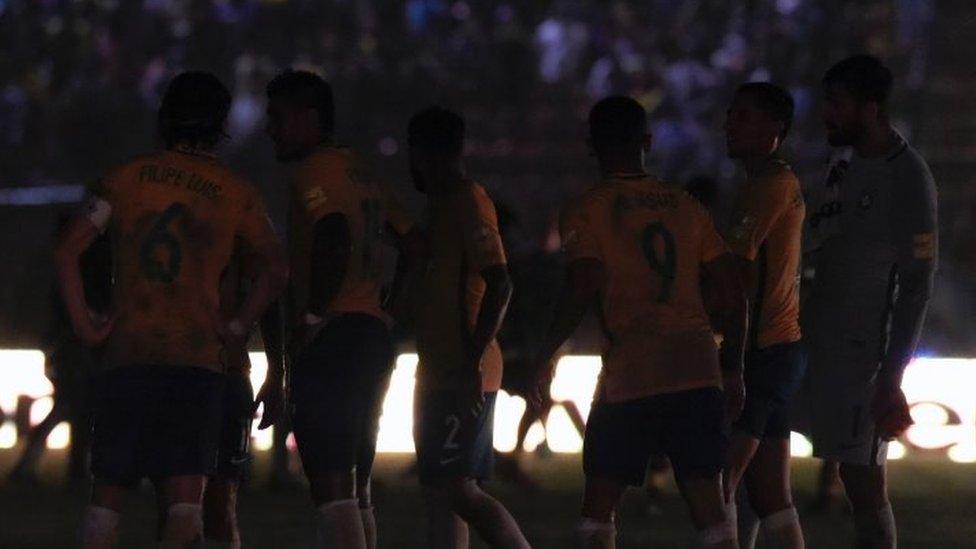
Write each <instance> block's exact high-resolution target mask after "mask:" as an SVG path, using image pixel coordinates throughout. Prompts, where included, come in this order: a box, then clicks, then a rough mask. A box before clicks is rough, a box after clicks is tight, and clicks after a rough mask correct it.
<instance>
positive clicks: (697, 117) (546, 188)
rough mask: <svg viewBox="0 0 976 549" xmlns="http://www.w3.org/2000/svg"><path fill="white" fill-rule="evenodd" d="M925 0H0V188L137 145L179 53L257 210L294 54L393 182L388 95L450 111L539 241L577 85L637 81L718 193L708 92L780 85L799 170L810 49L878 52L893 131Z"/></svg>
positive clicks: (519, 243) (807, 169)
mask: <svg viewBox="0 0 976 549" xmlns="http://www.w3.org/2000/svg"><path fill="white" fill-rule="evenodd" d="M933 12H934V0H864V1H861V2H847V1H843V0H745V1H741V2H728V1H725V0H688V1H682V2H675V1H671V0H643V1H609V2H608V1H599V0H539V1H533V2H515V1H511V0H509V1H502V0H490V1H478V2H475V1H473V0H468V1H464V0H459V1H451V0H403V1H380V0H141V1H140V0H131V1H130V0H126V1H122V0H0V188H3V187H13V186H29V185H39V184H47V183H66V184H78V183H84V182H87V181H89V180H91V179H92V178H94V177H97V176H98V175H99V174H100V173H101V172H103V171H104V170H105V169H107V168H108V167H109V166H111V165H112V164H115V163H117V162H120V161H123V160H125V159H127V158H128V157H130V156H132V155H133V154H137V153H139V152H141V151H144V150H146V149H148V148H150V147H152V146H153V144H154V133H153V124H154V115H155V109H156V107H157V105H158V101H159V99H160V94H161V93H162V90H163V87H164V85H165V84H166V82H167V80H168V79H169V77H170V76H172V75H173V74H174V73H175V72H176V71H178V70H182V69H191V68H192V69H204V70H211V71H214V72H215V73H217V74H218V75H219V76H220V77H221V78H222V79H223V80H224V81H225V82H226V83H227V84H228V86H229V87H230V88H231V89H232V91H233V93H234V102H233V107H232V112H231V117H230V127H229V131H228V133H229V136H230V139H229V142H228V143H227V145H226V147H225V154H226V157H227V158H228V160H229V161H230V162H231V164H232V165H234V166H235V167H237V168H240V169H243V170H246V171H247V173H248V174H249V175H250V176H251V177H252V178H253V179H255V180H256V182H257V183H258V184H259V185H261V186H262V187H263V188H264V189H265V191H266V194H268V197H269V203H270V204H271V206H272V209H274V208H275V205H276V204H277V205H279V206H280V205H282V204H283V198H281V196H280V195H282V194H283V193H275V192H274V191H273V189H274V185H275V183H274V178H275V174H276V171H275V166H274V162H273V158H272V157H271V154H270V151H269V149H270V147H269V145H268V143H267V142H266V140H265V137H264V136H263V135H262V130H263V125H264V120H263V112H264V102H263V100H264V84H265V83H266V82H267V81H268V80H269V79H270V77H271V76H273V75H274V74H275V73H276V72H278V71H280V70H282V69H283V68H286V67H289V66H291V67H296V68H307V69H313V70H316V71H318V72H320V73H322V74H323V75H324V76H325V77H326V78H327V79H328V80H330V81H331V82H332V83H333V85H334V87H335V89H336V98H337V108H338V115H337V118H338V120H337V122H338V127H339V131H338V133H339V135H340V137H341V138H342V139H343V140H344V141H346V142H348V143H350V144H352V145H354V146H356V147H358V148H359V149H360V150H362V151H363V152H365V153H366V154H368V155H370V156H373V157H374V158H375V162H376V164H377V165H378V168H379V170H380V172H381V173H385V174H387V175H388V177H390V178H391V179H393V180H395V181H396V182H398V184H401V185H406V184H407V182H406V181H405V174H406V170H405V165H406V161H405V158H404V151H403V148H404V147H403V142H402V141H403V135H404V129H405V126H406V122H407V119H408V117H409V116H410V114H411V113H412V112H413V111H414V110H416V109H418V108H420V107H423V106H426V105H427V104H429V103H432V102H439V103H443V104H446V105H448V106H452V107H454V108H456V109H458V110H460V111H461V112H463V113H464V114H465V116H466V118H467V122H468V127H469V144H468V145H469V155H470V159H471V160H470V164H471V171H472V172H473V173H474V174H475V175H476V176H477V177H479V178H480V179H482V181H483V183H485V184H486V186H487V187H489V189H491V191H492V192H493V194H494V195H495V197H496V199H497V201H498V202H499V203H500V204H501V205H502V208H503V209H505V210H506V212H505V214H506V216H507V219H508V220H509V222H510V227H511V228H510V234H511V236H510V238H509V239H508V240H509V242H510V246H511V248H512V249H511V250H510V251H511V255H512V256H513V257H514V258H516V259H517V258H519V257H531V256H533V255H536V254H538V253H539V252H540V250H541V251H545V250H547V249H548V250H552V249H553V247H554V245H555V246H557V245H558V242H556V243H554V242H553V238H552V228H553V224H554V223H553V221H554V218H555V215H556V211H557V210H558V207H559V204H560V203H561V201H562V200H563V199H564V198H565V197H566V196H568V195H570V194H573V193H575V192H577V191H578V190H579V189H580V188H582V187H583V186H585V185H587V184H589V183H590V182H591V181H592V178H593V176H594V167H593V165H592V161H591V160H592V159H590V158H589V157H588V155H587V151H586V147H585V142H584V128H585V115H586V112H587V110H588V108H589V106H590V105H591V104H592V103H593V102H594V101H595V100H596V99H597V98H599V97H602V96H605V95H608V94H611V93H623V94H628V95H631V96H633V97H635V98H637V99H638V100H639V101H640V102H641V103H642V104H643V105H644V106H645V107H646V108H647V109H648V111H649V112H651V114H652V116H651V118H652V128H651V129H652V132H653V134H654V140H655V144H654V147H653V148H654V152H653V154H652V158H651V159H650V161H651V165H652V167H653V170H654V171H655V172H657V173H659V174H661V175H663V176H664V177H666V178H668V179H669V180H671V181H673V182H674V183H675V184H685V183H686V182H687V181H689V180H690V179H692V178H694V177H698V178H699V179H702V178H705V179H706V180H712V181H714V182H715V185H716V186H717V188H718V191H717V192H718V196H719V198H718V202H719V203H720V204H721V202H722V197H725V196H727V195H728V191H729V189H730V182H732V181H734V177H735V174H734V169H733V166H732V164H731V163H730V162H729V161H728V160H727V159H726V158H725V147H724V135H723V132H722V123H723V119H724V114H725V106H726V102H727V101H728V99H729V98H730V96H731V92H732V91H733V89H734V88H735V86H737V85H738V84H740V83H743V82H746V81H749V80H771V81H773V82H776V83H778V84H780V85H782V86H784V87H786V88H788V89H789V90H790V91H791V92H792V93H793V95H794V98H795V100H796V121H795V124H794V130H793V133H792V135H791V137H790V139H789V145H790V151H791V161H792V162H793V164H794V167H795V168H796V169H797V171H798V172H799V173H800V175H801V178H802V179H803V180H804V181H805V182H811V181H817V180H818V179H819V178H820V177H822V166H823V160H824V159H825V157H826V154H827V151H826V146H825V143H824V137H823V132H822V130H821V126H820V122H819V116H818V101H819V82H820V77H821V75H822V72H823V70H824V69H825V68H826V67H827V66H828V65H829V64H830V63H831V62H832V61H835V60H837V59H839V58H841V57H842V56H844V55H847V54H850V53H853V52H869V53H873V54H876V55H879V56H881V57H883V58H884V59H885V60H886V61H887V62H889V63H890V64H891V65H892V67H893V68H894V69H895V72H896V74H898V75H899V80H898V83H897V89H898V94H899V95H898V97H897V98H896V113H897V116H898V120H897V123H898V125H899V127H901V128H902V129H903V130H904V131H905V132H906V133H908V134H909V135H910V134H911V129H912V127H913V125H914V124H915V123H916V118H917V114H916V112H915V111H916V110H917V109H916V105H917V103H918V101H914V100H913V98H915V97H916V96H917V95H918V94H919V91H920V89H921V87H922V85H923V83H924V81H925V73H926V60H927V47H928V44H929V41H930V40H929V33H930V28H931V23H932V20H933V18H934V13H933ZM718 209H719V211H721V205H719V206H718ZM719 221H720V223H721V219H720V220H719ZM557 247H558V246H557Z"/></svg>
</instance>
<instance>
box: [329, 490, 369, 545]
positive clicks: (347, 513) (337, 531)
mask: <svg viewBox="0 0 976 549" xmlns="http://www.w3.org/2000/svg"><path fill="white" fill-rule="evenodd" d="M317 519H318V548H319V549H366V534H365V532H364V531H363V520H362V518H361V517H360V515H359V501H358V500H355V499H341V500H338V501H330V502H329V503H325V504H323V505H320V506H319V508H318V517H317Z"/></svg>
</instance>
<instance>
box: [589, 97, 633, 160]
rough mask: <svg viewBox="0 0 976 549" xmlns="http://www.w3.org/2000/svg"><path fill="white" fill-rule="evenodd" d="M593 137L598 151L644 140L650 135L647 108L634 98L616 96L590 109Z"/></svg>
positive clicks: (601, 101)
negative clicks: (648, 133)
mask: <svg viewBox="0 0 976 549" xmlns="http://www.w3.org/2000/svg"><path fill="white" fill-rule="evenodd" d="M589 123H590V140H591V142H592V143H593V147H594V148H596V149H597V150H599V149H603V148H605V147H608V146H609V147H612V146H617V145H624V144H634V143H640V142H641V141H642V140H643V139H644V136H645V135H646V134H647V111H645V110H644V107H642V106H641V104H640V103H638V102H637V101H635V100H634V99H632V98H630V97H626V96H622V95H615V96H611V97H607V98H605V99H601V100H600V101H599V102H598V103H597V104H596V105H594V106H593V108H592V109H590V116H589Z"/></svg>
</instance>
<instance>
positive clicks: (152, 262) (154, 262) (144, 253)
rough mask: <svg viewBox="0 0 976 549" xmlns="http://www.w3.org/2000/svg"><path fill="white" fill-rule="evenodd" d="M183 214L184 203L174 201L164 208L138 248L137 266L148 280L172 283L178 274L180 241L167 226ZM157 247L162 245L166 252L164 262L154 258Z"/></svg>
mask: <svg viewBox="0 0 976 549" xmlns="http://www.w3.org/2000/svg"><path fill="white" fill-rule="evenodd" d="M185 214H186V205H185V204H180V203H179V202H176V203H174V204H173V205H171V206H170V207H169V208H166V210H165V211H163V213H162V214H160V215H159V219H157V220H156V223H155V224H154V225H153V226H152V228H151V229H149V234H147V235H146V239H145V240H143V242H142V247H141V248H139V268H140V269H142V273H143V274H144V275H146V278H148V279H149V280H158V281H160V282H165V283H167V284H172V283H173V281H174V280H176V276H177V275H179V274H180V267H181V265H182V263H183V252H182V250H181V249H180V241H179V240H177V239H176V237H175V236H173V233H171V232H170V230H169V226H170V224H172V223H173V222H174V221H176V220H177V219H179V218H180V217H182V216H183V215H185ZM159 247H163V248H164V249H165V250H166V252H168V253H167V259H168V260H167V261H166V262H163V261H160V260H159V259H157V258H156V249H157V248H159Z"/></svg>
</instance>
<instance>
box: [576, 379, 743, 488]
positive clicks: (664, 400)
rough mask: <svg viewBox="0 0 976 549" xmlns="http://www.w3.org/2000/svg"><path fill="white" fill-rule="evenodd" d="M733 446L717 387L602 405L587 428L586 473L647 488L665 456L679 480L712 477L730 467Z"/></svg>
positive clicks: (598, 404) (584, 465)
mask: <svg viewBox="0 0 976 549" xmlns="http://www.w3.org/2000/svg"><path fill="white" fill-rule="evenodd" d="M727 447H728V435H727V433H726V425H725V398H724V396H723V395H722V391H721V390H720V389H718V388H717V387H708V388H704V389H694V390H690V391H679V392H675V393H664V394H660V395H653V396H649V397H645V398H638V399H634V400H627V401H624V402H597V403H595V404H594V405H593V409H592V410H590V417H589V420H588V421H587V423H586V435H585V437H584V439H583V471H584V472H585V473H586V476H587V477H593V478H606V479H611V480H617V481H619V482H621V483H624V484H629V485H631V486H641V485H643V484H644V475H645V474H646V473H647V466H648V462H649V461H650V459H651V457H652V456H657V455H662V454H663V455H666V456H667V457H668V458H670V460H671V466H672V467H673V468H674V475H675V477H676V478H678V479H682V478H710V477H713V476H715V475H718V474H719V472H720V471H721V470H722V467H723V466H724V465H725V452H726V449H727Z"/></svg>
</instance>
